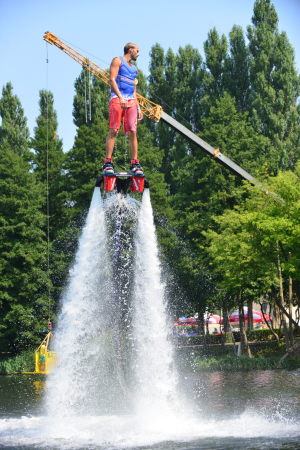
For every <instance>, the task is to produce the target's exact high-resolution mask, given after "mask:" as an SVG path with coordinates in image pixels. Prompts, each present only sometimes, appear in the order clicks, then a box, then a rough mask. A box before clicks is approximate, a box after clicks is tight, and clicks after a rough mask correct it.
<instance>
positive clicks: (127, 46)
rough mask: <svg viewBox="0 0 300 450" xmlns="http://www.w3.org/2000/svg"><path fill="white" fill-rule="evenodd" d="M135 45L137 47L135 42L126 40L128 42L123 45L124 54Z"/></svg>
mask: <svg viewBox="0 0 300 450" xmlns="http://www.w3.org/2000/svg"><path fill="white" fill-rule="evenodd" d="M135 47H137V45H136V44H134V43H133V42H128V44H126V45H125V47H124V55H127V53H129V50H130V49H131V48H135Z"/></svg>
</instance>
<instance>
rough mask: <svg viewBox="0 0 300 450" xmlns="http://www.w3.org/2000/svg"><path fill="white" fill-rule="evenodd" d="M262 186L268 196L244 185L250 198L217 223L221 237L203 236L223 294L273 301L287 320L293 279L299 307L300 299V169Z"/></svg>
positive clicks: (208, 233) (217, 234) (214, 233)
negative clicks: (225, 290)
mask: <svg viewBox="0 0 300 450" xmlns="http://www.w3.org/2000/svg"><path fill="white" fill-rule="evenodd" d="M264 183H265V184H266V183H268V190H267V195H266V194H265V192H264V191H263V190H262V188H261V185H257V186H252V185H250V184H245V186H244V189H245V190H246V191H247V194H248V195H247V197H248V198H246V199H245V201H244V202H242V203H241V204H240V205H237V206H236V207H235V209H234V210H227V211H225V212H224V214H223V215H222V216H219V217H215V218H214V220H215V221H216V222H217V223H218V225H219V230H218V231H213V230H208V231H205V232H203V234H204V236H205V237H206V239H207V242H208V243H209V246H208V247H207V252H208V253H209V255H210V257H211V258H212V261H213V266H214V270H215V271H216V272H217V273H220V274H222V278H223V279H222V280H221V285H222V286H223V287H224V288H226V289H228V290H230V291H232V292H236V293H237V292H239V293H240V295H248V296H249V295H250V296H251V297H252V298H253V299H256V300H258V301H259V299H260V298H261V297H262V296H263V297H264V298H266V296H269V297H271V298H272V299H273V301H274V302H275V304H276V305H277V306H278V307H279V308H280V309H281V310H282V311H283V312H284V314H285V315H286V316H287V317H288V313H287V311H286V310H285V309H284V304H283V303H284V302H285V303H287V304H289V301H290V298H289V296H288V295H287V292H288V289H287V286H288V285H289V284H290V280H289V278H290V277H291V278H292V279H293V287H294V293H295V294H296V297H297V301H298V305H299V299H300V297H299V292H298V289H299V278H300V270H299V265H300V253H299V251H298V247H299V246H298V245H297V244H296V242H298V239H299V237H300V220H299V217H300V216H299V205H300V196H299V183H300V165H299V163H298V164H297V166H296V168H295V173H293V172H291V171H288V172H285V173H284V172H279V174H278V176H277V177H270V178H269V180H264ZM284 279H285V286H286V290H285V291H286V295H285V298H283V285H282V283H283V281H282V280H284ZM283 299H284V302H283Z"/></svg>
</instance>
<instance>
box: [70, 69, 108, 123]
mask: <svg viewBox="0 0 300 450" xmlns="http://www.w3.org/2000/svg"><path fill="white" fill-rule="evenodd" d="M74 87H75V91H76V94H75V95H74V100H73V122H74V124H75V125H76V126H77V127H80V126H81V125H86V126H91V125H92V124H93V123H94V122H95V120H96V119H100V120H102V119H105V120H108V103H109V92H110V89H109V86H107V85H106V84H105V83H104V82H103V81H101V80H100V79H99V78H97V77H96V76H95V75H91V74H90V72H89V71H88V70H87V69H82V70H81V72H80V75H79V76H78V78H76V80H75V83H74Z"/></svg>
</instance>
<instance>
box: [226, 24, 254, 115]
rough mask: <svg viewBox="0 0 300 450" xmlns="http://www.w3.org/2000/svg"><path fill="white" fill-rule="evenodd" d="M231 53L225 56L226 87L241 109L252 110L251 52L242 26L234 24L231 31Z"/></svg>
mask: <svg viewBox="0 0 300 450" xmlns="http://www.w3.org/2000/svg"><path fill="white" fill-rule="evenodd" d="M229 50H230V54H229V55H228V56H227V57H226V58H225V67H224V89H226V91H227V92H228V93H229V94H230V95H231V97H234V98H235V101H236V106H237V108H238V110H239V111H241V112H246V111H249V110H250V99H249V96H250V52H249V48H248V46H247V45H246V42H245V37H244V32H243V29H242V27H240V26H237V25H234V26H233V28H232V30H231V32H230V33H229Z"/></svg>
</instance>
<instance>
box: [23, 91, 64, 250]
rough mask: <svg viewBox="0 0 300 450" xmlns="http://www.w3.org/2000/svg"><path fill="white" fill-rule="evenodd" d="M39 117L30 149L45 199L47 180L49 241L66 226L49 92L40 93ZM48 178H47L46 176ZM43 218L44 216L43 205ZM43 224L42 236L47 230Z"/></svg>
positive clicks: (60, 153) (59, 143)
mask: <svg viewBox="0 0 300 450" xmlns="http://www.w3.org/2000/svg"><path fill="white" fill-rule="evenodd" d="M39 107H40V114H39V116H38V118H37V119H36V122H37V126H36V127H35V128H34V138H33V139H31V147H32V148H33V150H34V155H33V158H32V164H33V169H34V173H35V175H36V179H37V181H38V182H40V183H42V184H43V190H42V193H43V196H44V198H45V199H47V177H48V185H49V223H50V239H51V241H52V240H53V239H54V238H55V236H56V234H57V232H58V230H60V229H62V228H63V227H64V226H66V221H65V217H64V204H63V200H62V198H61V195H60V193H61V188H62V184H63V173H62V165H63V162H64V159H65V155H64V153H63V148H62V147H63V146H62V140H61V139H59V136H58V134H57V128H58V122H57V113H56V111H55V110H54V99H53V94H52V93H51V92H50V91H49V92H48V91H45V90H42V91H40V99H39ZM47 174H48V175H47ZM43 212H44V214H47V206H46V201H45V203H44V209H43ZM46 225H47V224H46V222H45V227H44V229H45V232H46V231H47V230H46Z"/></svg>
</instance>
